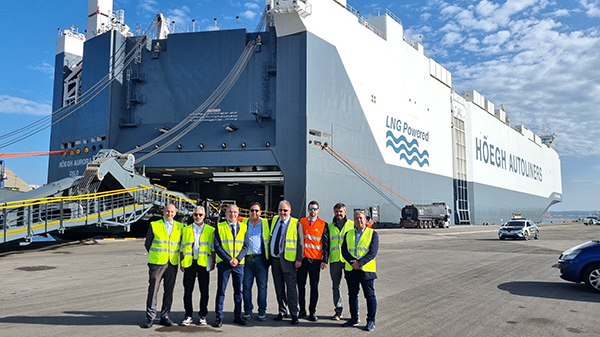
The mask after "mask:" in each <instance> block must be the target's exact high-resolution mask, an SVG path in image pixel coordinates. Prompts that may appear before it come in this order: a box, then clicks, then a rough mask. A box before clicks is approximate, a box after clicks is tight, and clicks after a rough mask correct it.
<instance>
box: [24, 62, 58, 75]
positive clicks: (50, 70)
mask: <svg viewBox="0 0 600 337" xmlns="http://www.w3.org/2000/svg"><path fill="white" fill-rule="evenodd" d="M29 69H32V70H36V71H41V72H43V73H46V74H54V66H53V65H51V64H50V63H48V62H46V61H42V62H41V63H37V64H35V65H32V66H29Z"/></svg>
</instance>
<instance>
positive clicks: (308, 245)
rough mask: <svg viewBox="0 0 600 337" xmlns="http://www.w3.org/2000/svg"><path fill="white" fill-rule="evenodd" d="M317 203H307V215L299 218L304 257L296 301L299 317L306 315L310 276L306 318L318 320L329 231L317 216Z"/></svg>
mask: <svg viewBox="0 0 600 337" xmlns="http://www.w3.org/2000/svg"><path fill="white" fill-rule="evenodd" d="M318 214H319V203H318V202H317V201H311V202H310V203H309V204H308V216H307V217H305V218H302V219H300V223H301V224H302V231H303V233H304V258H303V259H302V266H300V269H298V297H299V299H298V302H299V304H300V314H299V315H298V317H299V318H302V317H305V316H306V279H307V277H310V303H309V305H308V310H309V316H308V320H309V321H312V322H316V321H317V320H318V318H317V315H316V311H317V301H318V300H319V276H320V273H321V270H322V269H325V268H327V261H328V259H329V231H328V228H327V223H326V222H325V221H324V220H323V219H320V218H319V217H318Z"/></svg>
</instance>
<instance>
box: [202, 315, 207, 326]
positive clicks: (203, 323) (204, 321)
mask: <svg viewBox="0 0 600 337" xmlns="http://www.w3.org/2000/svg"><path fill="white" fill-rule="evenodd" d="M206 324H208V323H206V317H200V325H206Z"/></svg>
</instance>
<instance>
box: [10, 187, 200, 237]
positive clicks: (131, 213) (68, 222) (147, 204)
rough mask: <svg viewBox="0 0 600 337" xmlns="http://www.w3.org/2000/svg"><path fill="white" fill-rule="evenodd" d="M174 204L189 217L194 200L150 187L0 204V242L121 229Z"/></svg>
mask: <svg viewBox="0 0 600 337" xmlns="http://www.w3.org/2000/svg"><path fill="white" fill-rule="evenodd" d="M170 203H172V204H174V205H175V207H176V208H177V211H178V213H179V214H183V215H191V213H192V212H193V211H194V208H195V207H196V201H195V200H191V199H188V198H187V197H186V196H185V195H184V194H180V193H176V192H172V191H168V190H167V189H166V188H164V187H161V186H158V185H152V186H144V185H140V186H138V187H135V188H128V189H120V190H112V191H105V192H98V193H90V194H82V195H75V196H65V197H47V198H41V199H31V200H19V201H12V202H6V203H3V204H0V243H5V242H9V241H13V240H18V239H25V240H27V241H31V238H32V237H33V236H34V235H39V234H44V233H48V232H52V231H59V233H63V232H64V230H65V229H68V228H72V227H79V226H89V225H95V226H99V227H100V226H104V227H114V226H119V227H124V228H125V229H126V230H127V231H129V228H130V226H131V224H132V223H134V222H136V221H138V220H140V219H141V218H142V217H144V216H145V215H147V214H148V212H149V211H150V210H151V209H152V207H154V206H157V207H159V208H161V209H162V207H164V206H166V205H168V204H170Z"/></svg>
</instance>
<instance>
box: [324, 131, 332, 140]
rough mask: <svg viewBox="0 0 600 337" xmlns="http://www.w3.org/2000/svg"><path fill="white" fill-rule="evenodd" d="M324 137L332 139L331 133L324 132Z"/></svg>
mask: <svg viewBox="0 0 600 337" xmlns="http://www.w3.org/2000/svg"><path fill="white" fill-rule="evenodd" d="M323 138H325V139H331V133H327V132H323Z"/></svg>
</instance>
